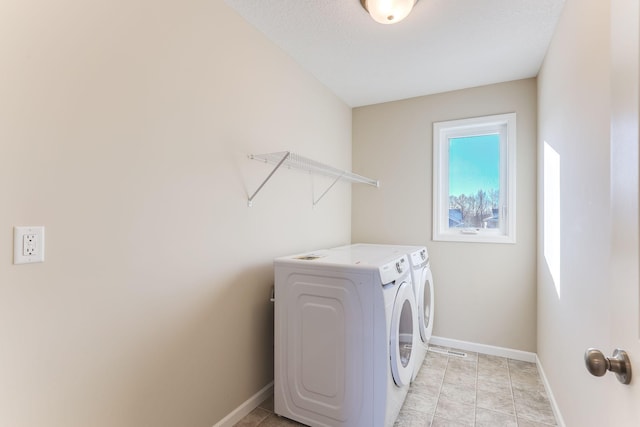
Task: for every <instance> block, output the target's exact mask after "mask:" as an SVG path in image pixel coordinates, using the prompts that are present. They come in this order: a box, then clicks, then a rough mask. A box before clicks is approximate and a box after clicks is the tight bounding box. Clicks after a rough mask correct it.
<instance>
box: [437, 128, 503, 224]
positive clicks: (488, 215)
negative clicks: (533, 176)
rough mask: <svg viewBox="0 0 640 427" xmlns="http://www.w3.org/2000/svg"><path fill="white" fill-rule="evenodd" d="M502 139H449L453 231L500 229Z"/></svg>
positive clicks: (481, 137) (488, 137) (487, 137)
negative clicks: (456, 229)
mask: <svg viewBox="0 0 640 427" xmlns="http://www.w3.org/2000/svg"><path fill="white" fill-rule="evenodd" d="M499 207H500V135H499V134H491V135H477V136H467V137H461V138H450V139H449V221H448V225H449V227H453V228H459V227H464V228H499V226H500V224H499V222H500V214H499V212H500V209H499Z"/></svg>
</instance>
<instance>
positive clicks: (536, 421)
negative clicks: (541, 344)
mask: <svg viewBox="0 0 640 427" xmlns="http://www.w3.org/2000/svg"><path fill="white" fill-rule="evenodd" d="M460 353H462V354H465V355H466V356H465V357H461V356H459V355H458V354H460ZM300 425H301V424H299V423H296V422H294V421H291V420H288V419H286V418H283V417H279V416H277V415H276V414H274V413H273V398H270V399H267V400H265V401H264V402H263V403H262V404H261V405H260V406H259V407H258V408H256V409H254V410H253V411H252V412H251V413H250V414H249V415H247V416H246V417H244V418H243V419H242V420H240V422H238V423H237V424H236V426H238V427H256V426H260V427H270V426H300ZM555 425H556V420H555V417H554V415H553V411H552V410H551V404H550V403H549V399H548V397H547V394H546V392H545V389H544V386H543V384H542V381H541V380H540V376H539V375H538V369H537V368H536V365H535V363H528V362H520V361H517V360H513V359H505V358H503V357H496V356H487V355H484V354H477V353H472V352H466V351H462V350H455V349H449V348H445V347H437V346H431V348H430V351H429V352H428V353H427V357H426V358H425V361H424V364H423V365H422V368H421V369H420V373H419V374H418V376H417V377H416V379H415V381H414V382H413V383H412V384H411V388H410V389H409V393H408V395H407V398H406V400H405V402H404V406H403V407H402V410H401V411H400V415H399V416H398V419H397V421H396V424H395V427H418V426H420V427H424V426H426V427H429V426H430V427H459V426H460V427H467V426H469V427H547V426H555Z"/></svg>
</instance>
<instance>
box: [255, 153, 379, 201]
mask: <svg viewBox="0 0 640 427" xmlns="http://www.w3.org/2000/svg"><path fill="white" fill-rule="evenodd" d="M249 158H250V159H253V160H258V161H262V162H264V163H268V164H272V165H275V166H276V167H275V168H274V169H273V170H272V171H271V173H270V174H269V176H267V178H266V179H265V180H264V181H263V182H262V184H260V186H259V187H258V189H257V190H256V191H255V192H254V193H253V195H252V196H251V197H249V206H251V204H252V202H253V199H254V197H255V196H256V195H257V194H258V193H259V192H260V190H262V187H264V185H265V184H266V183H267V181H269V179H270V178H271V177H272V176H273V174H274V173H275V172H276V171H277V170H278V169H279V168H280V167H282V166H285V167H287V168H289V169H296V170H301V171H304V172H309V173H312V174H316V175H323V176H327V177H330V178H334V181H333V183H332V184H331V185H330V186H329V188H327V189H326V190H325V191H324V192H323V193H322V194H321V195H320V197H319V198H318V199H317V200H314V202H313V204H314V206H315V205H316V204H317V203H318V202H319V201H320V199H322V197H324V195H325V194H327V192H328V191H329V190H330V189H331V188H332V187H333V186H334V185H335V184H336V183H337V182H338V181H340V180H344V181H347V182H351V183H357V184H367V185H371V186H374V187H376V188H377V187H379V186H380V183H379V181H378V180H376V179H371V178H367V177H364V176H362V175H358V174H355V173H353V172H350V171H347V170H342V169H338V168H334V167H333V166H329V165H325V164H324V163H320V162H318V161H315V160H312V159H309V158H307V157H303V156H301V155H299V154H296V153H292V152H291V151H279V152H275V153H267V154H251V155H249Z"/></svg>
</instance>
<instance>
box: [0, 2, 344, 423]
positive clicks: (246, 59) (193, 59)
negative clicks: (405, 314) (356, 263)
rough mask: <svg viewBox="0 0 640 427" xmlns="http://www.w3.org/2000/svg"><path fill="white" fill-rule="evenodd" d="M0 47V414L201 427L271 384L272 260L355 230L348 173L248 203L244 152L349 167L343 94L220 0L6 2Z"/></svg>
mask: <svg viewBox="0 0 640 427" xmlns="http://www.w3.org/2000/svg"><path fill="white" fill-rule="evenodd" d="M0 52H2V55H0V70H2V71H0V199H1V200H2V208H1V209H0V337H1V345H0V346H1V350H0V379H1V380H0V426H3V427H4V426H11V427H33V426H52V427H54V426H60V427H73V426H78V427H80V426H95V427H99V426H105V427H114V426H118V427H126V426H132V427H133V426H135V427H139V426H157V427H160V426H173V427H175V426H211V425H213V424H215V423H216V422H217V421H218V420H220V419H221V418H222V417H224V416H225V415H226V414H228V413H229V412H230V411H231V410H233V409H235V408H236V407H237V406H238V405H239V404H241V403H242V402H244V401H245V400H246V399H248V398H249V397H250V396H251V395H253V394H254V393H256V392H257V391H259V390H260V389H261V388H262V387H264V386H265V385H266V384H268V383H269V382H270V381H272V379H273V370H272V366H273V358H272V345H273V342H272V340H273V335H272V314H273V313H272V310H273V308H272V306H271V304H270V303H269V292H270V288H271V285H272V268H271V261H272V259H273V258H274V257H275V256H279V255H285V254H288V253H292V252H297V251H304V250H312V249H315V248H317V247H324V246H332V245H338V244H344V243H348V242H349V239H350V220H351V213H350V209H351V205H350V202H351V196H350V195H351V188H350V187H349V186H348V185H342V184H340V185H336V187H334V189H333V190H332V191H331V192H330V193H329V194H328V195H327V196H326V197H325V198H324V199H323V200H322V201H321V202H320V203H319V204H318V206H317V207H316V208H315V209H312V207H311V181H310V178H309V177H308V176H306V175H304V174H300V173H296V172H292V171H282V172H281V173H279V174H277V175H276V176H275V177H274V179H273V182H270V183H269V184H268V185H267V186H266V187H265V189H264V190H263V192H262V193H260V194H259V195H258V196H257V198H256V200H255V205H254V207H253V208H248V207H247V193H248V192H252V191H253V190H254V189H255V188H256V187H257V186H258V184H259V183H260V182H261V181H262V179H263V178H264V177H265V176H266V175H267V173H268V171H270V168H269V167H268V166H265V165H264V164H260V163H258V162H255V161H251V160H249V159H247V157H246V155H247V154H249V153H262V152H270V151H279V150H285V149H289V150H293V151H296V152H298V153H300V154H304V155H307V156H309V157H312V158H315V159H317V160H320V161H324V162H326V163H330V164H334V165H336V166H338V167H341V168H350V166H351V109H350V108H348V107H347V106H346V105H345V104H343V103H342V102H341V101H339V100H338V99H337V98H336V97H335V96H334V95H332V94H330V93H329V92H328V91H327V90H326V89H325V88H324V87H323V86H321V85H320V84H319V83H318V82H317V81H316V80H315V79H313V78H312V77H311V76H310V75H309V74H308V73H306V72H304V71H302V70H301V69H300V68H299V66H297V65H296V64H294V63H293V62H292V60H291V59H290V58H289V57H288V56H287V55H285V54H284V53H283V52H281V51H280V50H278V49H277V48H275V47H274V46H273V45H272V44H271V43H269V42H268V41H267V40H266V38H264V37H263V36H262V35H261V34H259V33H258V32H257V31H255V30H254V29H252V28H251V27H249V26H248V25H247V24H246V23H245V22H244V21H243V20H242V19H240V18H239V17H238V16H237V15H236V14H235V13H233V12H232V11H231V10H230V9H229V8H228V7H227V6H226V5H225V4H224V3H223V2H221V1H203V0H188V1H180V2H175V1H173V2H167V1H160V2H157V1H150V0H133V1H120V0H116V1H113V0H110V1H106V0H96V1H90V2H86V1H78V0H76V1H72V0H62V1H56V2H50V1H42V0H9V1H3V2H2V3H1V4H0ZM323 184H324V183H323V182H316V185H317V186H319V185H323ZM14 225H44V226H45V227H46V243H47V245H46V262H45V263H43V264H31V265H19V266H14V265H12V227H13V226H14Z"/></svg>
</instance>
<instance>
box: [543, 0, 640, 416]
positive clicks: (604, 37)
mask: <svg viewBox="0 0 640 427" xmlns="http://www.w3.org/2000/svg"><path fill="white" fill-rule="evenodd" d="M609 19H610V2H609V1H581V0H567V2H566V4H565V8H564V12H563V15H562V17H561V19H560V21H559V23H558V27H557V29H556V33H555V36H554V38H553V41H552V44H551V47H550V50H549V52H548V54H547V57H546V59H545V62H544V65H543V67H542V70H541V72H540V75H539V80H538V85H539V88H538V89H539V121H540V125H539V132H538V144H539V147H540V148H539V150H540V156H543V154H544V153H543V150H544V148H543V147H544V143H545V142H546V143H547V144H548V145H549V146H550V147H552V148H553V150H554V151H555V152H557V153H558V156H559V158H560V200H561V203H560V225H561V227H560V232H559V233H558V234H554V235H551V236H548V238H549V239H550V240H551V239H553V238H556V239H559V242H560V260H559V265H560V280H559V283H558V281H554V279H553V277H552V276H551V274H550V272H549V268H548V263H547V259H546V258H545V253H544V250H543V249H544V240H543V236H544V234H545V227H546V226H548V225H547V224H546V223H545V221H544V208H545V193H544V186H543V182H544V181H543V179H544V176H545V172H544V171H545V164H544V162H542V161H541V162H540V169H539V188H540V198H539V208H538V209H539V213H538V217H539V218H540V222H539V235H540V243H539V245H538V248H539V251H538V281H539V283H538V355H539V357H540V360H541V362H542V365H543V366H544V370H545V372H546V374H547V378H548V379H549V382H550V384H551V387H552V389H553V392H554V395H555V397H556V400H557V402H558V404H559V406H560V408H561V410H562V414H563V417H564V419H565V422H566V425H567V426H589V427H590V426H594V427H595V426H605V425H614V424H611V423H610V422H609V418H608V414H607V402H608V401H607V399H606V397H607V396H608V393H607V392H606V389H605V388H604V387H605V385H606V384H613V383H614V382H615V380H614V379H613V378H605V379H601V380H600V381H597V380H596V379H595V378H593V377H591V376H590V375H589V374H588V373H587V371H586V370H585V367H584V364H583V361H582V354H583V353H584V351H585V350H586V349H587V348H589V347H596V348H600V349H601V350H603V351H605V352H607V356H608V355H609V354H610V353H608V352H609V349H610V344H609V342H608V341H609V322H608V319H609V304H608V302H609V301H608V298H609V276H608V273H609V272H608V268H609V266H608V263H609V247H610V237H611V230H610V226H609V224H610V203H609V201H610V192H609V186H610V178H609V177H610V168H609V164H610V155H609V150H610V145H609V140H610V123H611V121H610V93H611V92H610V72H609V64H610V45H609V43H610V37H609V34H610V24H609ZM636 78H637V76H636ZM636 191H637V189H636ZM552 263H553V261H552Z"/></svg>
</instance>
